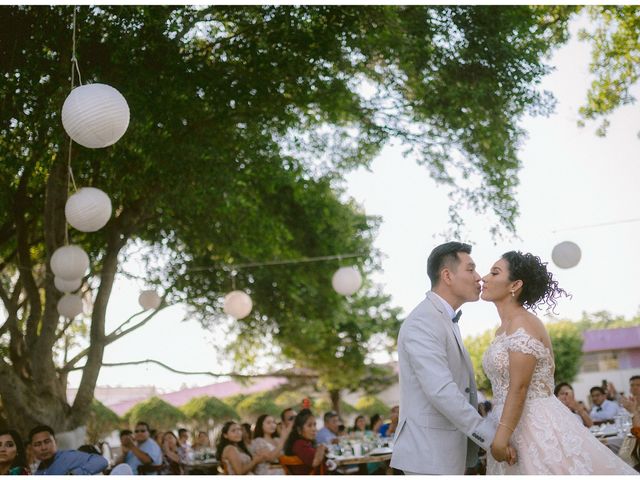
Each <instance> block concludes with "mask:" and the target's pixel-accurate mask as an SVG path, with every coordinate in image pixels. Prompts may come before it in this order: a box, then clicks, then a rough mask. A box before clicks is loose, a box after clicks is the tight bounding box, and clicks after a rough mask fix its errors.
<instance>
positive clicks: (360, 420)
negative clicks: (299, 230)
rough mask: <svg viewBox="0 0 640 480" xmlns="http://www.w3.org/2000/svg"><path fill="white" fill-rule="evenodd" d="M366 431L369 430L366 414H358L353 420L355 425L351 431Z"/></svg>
mask: <svg viewBox="0 0 640 480" xmlns="http://www.w3.org/2000/svg"><path fill="white" fill-rule="evenodd" d="M366 431H367V419H366V418H364V415H358V416H357V417H356V419H355V420H354V422H353V427H352V428H351V432H350V433H362V434H364V433H365V432H366Z"/></svg>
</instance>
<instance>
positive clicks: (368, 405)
mask: <svg viewBox="0 0 640 480" xmlns="http://www.w3.org/2000/svg"><path fill="white" fill-rule="evenodd" d="M353 407H354V408H355V409H356V411H357V412H358V413H362V414H363V415H367V416H369V417H371V416H372V415H375V414H376V413H377V414H380V415H384V414H385V413H387V412H388V411H389V407H388V406H387V404H386V403H384V402H383V401H382V400H380V399H379V398H378V397H376V396H374V395H365V396H363V397H360V398H359V399H358V401H357V402H356V403H355V404H354V405H353Z"/></svg>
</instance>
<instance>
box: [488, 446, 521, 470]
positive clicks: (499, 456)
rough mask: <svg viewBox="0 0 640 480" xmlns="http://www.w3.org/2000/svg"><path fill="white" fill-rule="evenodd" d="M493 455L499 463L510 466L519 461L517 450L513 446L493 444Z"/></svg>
mask: <svg viewBox="0 0 640 480" xmlns="http://www.w3.org/2000/svg"><path fill="white" fill-rule="evenodd" d="M491 455H492V456H493V458H495V459H496V461H497V462H507V463H508V464H509V465H514V464H515V463H516V462H517V461H518V454H517V453H516V449H515V448H513V447H512V446H511V445H500V444H495V443H492V444H491Z"/></svg>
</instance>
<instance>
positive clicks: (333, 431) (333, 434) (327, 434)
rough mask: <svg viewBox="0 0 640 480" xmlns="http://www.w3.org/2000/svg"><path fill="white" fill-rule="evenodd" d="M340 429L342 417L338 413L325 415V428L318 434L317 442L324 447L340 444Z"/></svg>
mask: <svg viewBox="0 0 640 480" xmlns="http://www.w3.org/2000/svg"><path fill="white" fill-rule="evenodd" d="M339 428H340V417H338V414H337V413H336V412H327V413H325V414H324V427H322V428H321V429H320V430H319V431H318V433H317V434H316V442H318V443H319V444H324V445H331V444H332V443H339V441H340V439H339V438H338V429H339Z"/></svg>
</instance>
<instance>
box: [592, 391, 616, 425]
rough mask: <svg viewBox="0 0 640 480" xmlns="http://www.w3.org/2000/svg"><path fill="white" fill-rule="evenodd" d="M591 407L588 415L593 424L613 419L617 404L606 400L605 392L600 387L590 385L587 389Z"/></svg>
mask: <svg viewBox="0 0 640 480" xmlns="http://www.w3.org/2000/svg"><path fill="white" fill-rule="evenodd" d="M589 393H590V394H591V401H592V402H593V407H592V408H591V413H590V417H591V419H592V420H593V423H594V424H595V425H600V424H602V423H605V422H611V421H613V417H615V416H616V415H617V414H618V409H619V407H618V404H617V403H615V402H613V401H611V400H607V397H606V393H605V391H604V389H603V388H602V387H597V386H596V387H591V390H589Z"/></svg>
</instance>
